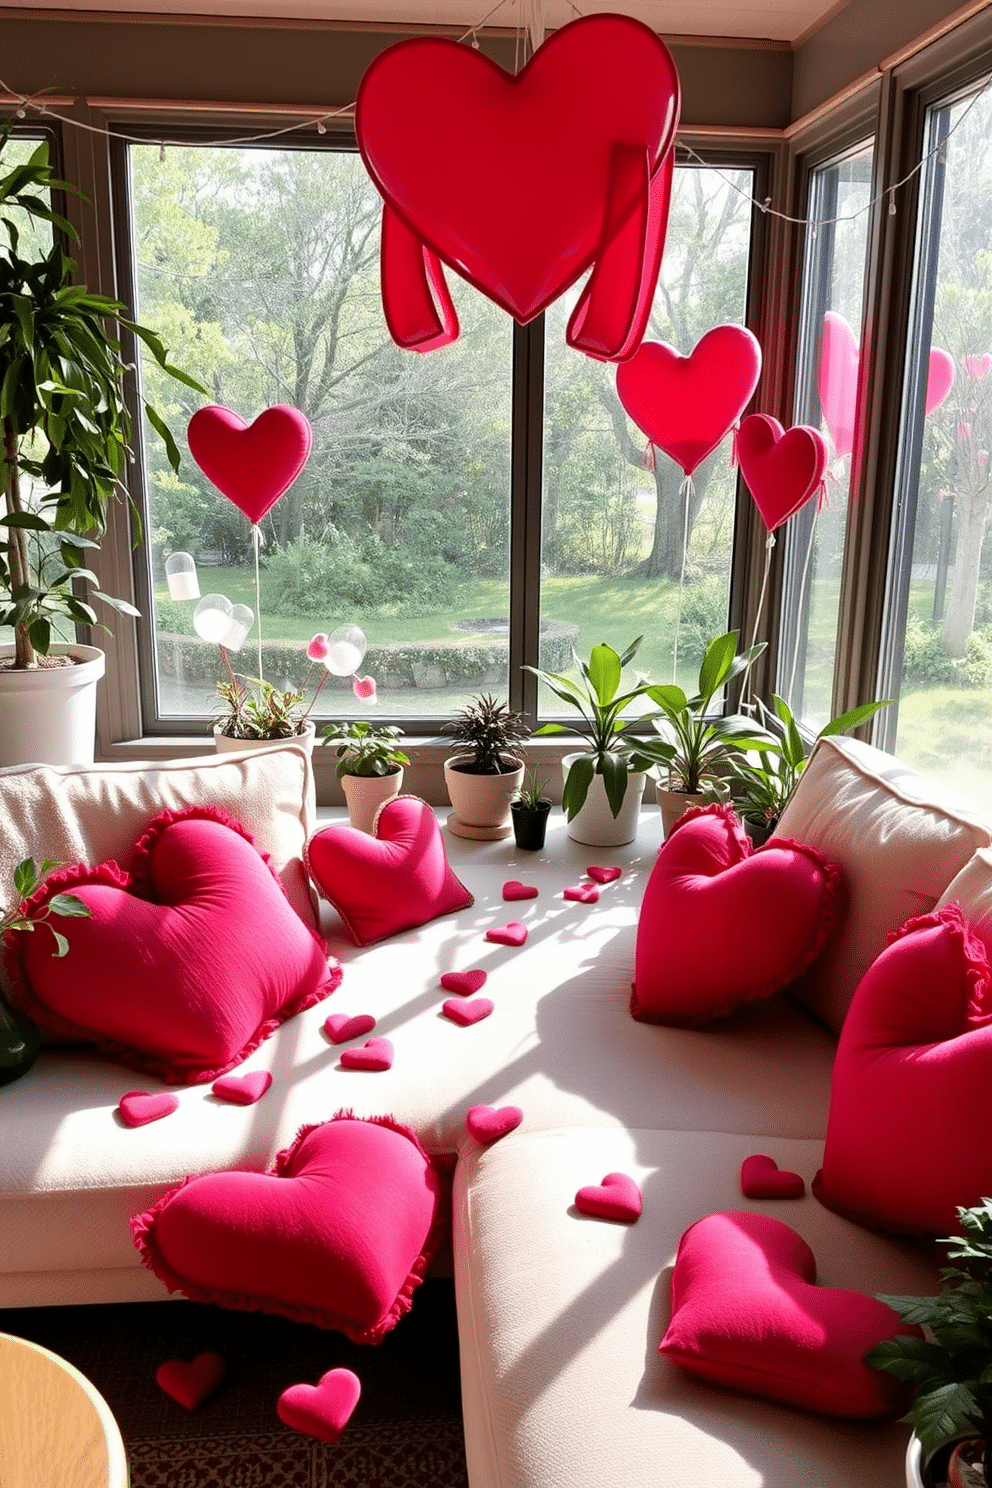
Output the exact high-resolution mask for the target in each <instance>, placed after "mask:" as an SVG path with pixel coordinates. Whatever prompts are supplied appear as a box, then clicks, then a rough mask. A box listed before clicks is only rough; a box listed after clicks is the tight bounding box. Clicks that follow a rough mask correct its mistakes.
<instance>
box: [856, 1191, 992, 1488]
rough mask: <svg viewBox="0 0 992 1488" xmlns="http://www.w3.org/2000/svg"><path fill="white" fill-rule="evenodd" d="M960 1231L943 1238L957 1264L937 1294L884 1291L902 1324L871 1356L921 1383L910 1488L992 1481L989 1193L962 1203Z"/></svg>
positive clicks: (944, 1272)
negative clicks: (913, 1329)
mask: <svg viewBox="0 0 992 1488" xmlns="http://www.w3.org/2000/svg"><path fill="white" fill-rule="evenodd" d="M958 1220H959V1223H960V1226H961V1230H962V1234H961V1235H951V1236H948V1237H946V1238H945V1239H943V1240H941V1241H940V1244H941V1245H946V1246H947V1247H948V1251H947V1254H948V1257H949V1258H950V1259H951V1260H953V1261H960V1262H961V1264H960V1265H958V1266H946V1267H943V1268H942V1269H941V1271H940V1273H939V1276H940V1291H939V1293H938V1294H937V1296H936V1297H880V1298H879V1300H880V1301H882V1302H885V1303H887V1304H888V1306H889V1307H891V1308H892V1309H893V1311H895V1312H897V1313H898V1314H899V1316H900V1317H901V1318H902V1320H903V1322H905V1323H914V1324H916V1326H917V1327H918V1328H920V1329H922V1330H923V1331H922V1332H921V1333H920V1334H918V1335H914V1334H911V1333H900V1334H899V1335H898V1336H897V1337H896V1338H892V1339H888V1340H886V1341H885V1342H884V1343H879V1344H877V1345H876V1346H875V1348H873V1349H872V1351H871V1353H869V1354H867V1355H866V1359H867V1362H868V1363H869V1364H872V1365H874V1367H875V1368H876V1369H885V1370H887V1371H888V1372H889V1373H890V1374H894V1375H895V1376H896V1378H897V1379H901V1380H905V1381H906V1383H907V1384H909V1385H913V1386H915V1388H916V1395H915V1397H914V1400H913V1404H912V1406H911V1407H910V1410H909V1413H908V1415H906V1416H904V1417H903V1420H905V1421H906V1422H908V1423H911V1424H912V1426H913V1429H914V1436H913V1438H912V1440H911V1442H910V1449H909V1453H908V1455H907V1475H906V1476H907V1483H908V1484H909V1488H936V1485H937V1484H938V1483H941V1482H945V1481H946V1482H947V1483H949V1484H950V1488H988V1485H989V1484H992V1474H990V1472H989V1466H990V1464H988V1463H987V1462H986V1456H987V1448H988V1441H989V1434H990V1431H992V1199H982V1201H981V1203H980V1204H977V1205H975V1206H974V1207H973V1208H968V1209H963V1208H962V1209H959V1210H958Z"/></svg>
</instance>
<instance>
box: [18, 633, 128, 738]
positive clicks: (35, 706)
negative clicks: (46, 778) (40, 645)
mask: <svg viewBox="0 0 992 1488" xmlns="http://www.w3.org/2000/svg"><path fill="white" fill-rule="evenodd" d="M13 654H14V648H13V646H0V657H7V656H13ZM49 655H50V656H71V657H73V658H74V662H73V665H71V666H60V667H39V668H38V669H37V670H33V671H29V672H19V671H14V670H12V669H7V668H2V669H0V765H32V764H41V765H91V764H92V763H93V754H94V744H95V739H96V689H97V683H98V682H99V681H100V678H101V677H102V676H103V674H104V671H105V670H106V665H107V660H106V657H105V656H104V654H103V652H102V651H100V650H99V649H98V648H97V647H96V646H76V645H66V646H52V648H51V650H50V652H49Z"/></svg>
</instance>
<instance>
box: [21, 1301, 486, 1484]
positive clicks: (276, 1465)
mask: <svg viewBox="0 0 992 1488" xmlns="http://www.w3.org/2000/svg"><path fill="white" fill-rule="evenodd" d="M0 1331H3V1332H7V1333H13V1334H15V1335H17V1336H18V1337H21V1338H29V1339H32V1340H33V1341H34V1342H35V1343H40V1344H42V1345H44V1347H45V1348H50V1349H53V1350H54V1351H55V1352H56V1353H58V1354H61V1355H62V1357H63V1358H65V1359H68V1360H69V1361H70V1363H72V1364H75V1365H76V1367H77V1369H80V1370H82V1372H83V1373H84V1374H85V1375H86V1376H87V1377H88V1378H89V1379H91V1380H92V1381H93V1383H94V1384H95V1385H96V1387H97V1389H98V1390H99V1391H100V1393H101V1394H102V1395H103V1397H104V1399H105V1400H106V1401H107V1403H108V1405H109V1406H110V1408H111V1410H112V1411H113V1413H114V1416H115V1417H116V1420H117V1423H118V1425H119V1426H120V1429H121V1435H122V1436H123V1438H124V1443H125V1446H126V1448H127V1453H128V1462H129V1466H130V1473H131V1488H467V1484H468V1477H467V1474H466V1470H465V1452H464V1445H463V1436H462V1419H461V1397H460V1390H459V1377H458V1335H457V1329H456V1324H455V1309H454V1289H453V1286H452V1283H451V1282H450V1281H446V1280H440V1279H439V1280H431V1281H428V1282H425V1283H424V1285H423V1286H421V1287H420V1288H419V1289H418V1291H417V1293H416V1296H415V1299H414V1305H413V1308H412V1310H411V1312H410V1313H409V1314H408V1316H406V1317H405V1318H403V1319H401V1321H400V1323H399V1324H398V1326H397V1327H396V1328H395V1329H394V1330H393V1332H392V1333H389V1334H387V1336H386V1338H385V1339H384V1340H383V1342H382V1343H381V1344H379V1345H377V1346H376V1347H374V1348H369V1347H362V1346H361V1345H358V1344H354V1343H351V1342H350V1341H349V1340H348V1339H346V1338H344V1337H343V1336H342V1335H341V1334H339V1333H331V1332H328V1331H326V1330H324V1329H321V1328H314V1327H310V1326H308V1325H306V1324H301V1323H292V1322H290V1321H289V1320H288V1319H286V1318H278V1317H269V1316H267V1315H266V1314H264V1313H257V1312H253V1313H251V1312H244V1313H241V1312H228V1311H225V1310H224V1309H222V1308H218V1307H209V1306H205V1305H203V1304H200V1303H196V1302H186V1301H178V1302H174V1303H172V1302H165V1303H141V1304H132V1305H119V1306H118V1305H114V1306H102V1307H39V1308H23V1309H16V1310H15V1309H11V1310H8V1311H6V1312H0ZM207 1349H211V1350H216V1351H217V1352H219V1353H221V1354H223V1356H224V1358H225V1360H226V1361H227V1375H226V1377H225V1379H224V1381H223V1383H222V1384H221V1386H220V1388H219V1389H218V1390H217V1392H216V1394H214V1395H213V1396H211V1397H210V1399H209V1400H206V1401H204V1403H203V1404H202V1405H201V1406H199V1407H198V1408H197V1409H196V1410H195V1411H188V1410H186V1409H185V1408H184V1407H183V1406H181V1405H177V1404H176V1402H175V1401H173V1400H170V1399H169V1397H168V1396H167V1395H165V1394H164V1393H163V1391H162V1390H160V1389H159V1387H158V1385H157V1384H156V1383H155V1370H156V1369H157V1368H158V1366H159V1364H161V1363H163V1362H164V1361H165V1360H166V1359H173V1358H176V1359H184V1360H191V1359H194V1358H195V1357H196V1355H197V1354H199V1353H202V1352H203V1351H205V1350H207ZM341 1366H343V1367H345V1368H348V1369H352V1370H354V1372H355V1374H357V1375H358V1377H359V1379H360V1380H361V1382H362V1398H361V1400H360V1401H359V1403H358V1407H357V1409H356V1411H355V1414H354V1416H353V1417H352V1419H351V1421H350V1422H349V1424H348V1427H347V1429H346V1430H345V1432H344V1435H343V1436H342V1437H341V1440H340V1441H339V1442H337V1443H336V1444H335V1445H334V1446H328V1445H327V1444H325V1443H323V1442H318V1441H315V1440H314V1439H313V1438H311V1437H307V1436H303V1435H301V1434H300V1433H299V1432H296V1431H292V1430H290V1428H289V1427H288V1426H284V1425H283V1423H282V1422H281V1421H280V1420H279V1417H278V1416H277V1414H276V1401H277V1399H278V1398H279V1395H280V1394H281V1393H282V1391H283V1390H284V1389H286V1388H287V1386H288V1385H291V1384H316V1383H317V1380H318V1379H319V1378H320V1376H321V1375H322V1374H324V1373H325V1372H326V1371H327V1370H328V1369H334V1368H338V1367H341Z"/></svg>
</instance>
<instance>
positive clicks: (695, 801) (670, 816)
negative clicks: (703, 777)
mask: <svg viewBox="0 0 992 1488" xmlns="http://www.w3.org/2000/svg"><path fill="white" fill-rule="evenodd" d="M655 796H656V797H657V800H658V805H659V806H660V808H661V826H662V838H665V837H667V836H668V834H669V832H671V830H672V828H673V827H674V826H675V823H676V822H677V821H678V820H679V818H680V817H682V816H684V815H685V813H686V812H687V811H688V810H689V807H690V806H705V805H706V800H707V798H706V796H704V795H703V793H702V791H674V790H669V789H668V787H667V786H662V785H656V786H655Z"/></svg>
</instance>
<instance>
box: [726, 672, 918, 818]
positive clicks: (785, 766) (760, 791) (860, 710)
mask: <svg viewBox="0 0 992 1488" xmlns="http://www.w3.org/2000/svg"><path fill="white" fill-rule="evenodd" d="M772 704H773V710H774V711H772V710H771V709H769V708H768V707H767V706H766V705H765V704H764V703H763V702H761V701H760V700H759V702H758V712H759V714H760V718H761V722H762V723H763V724H764V725H765V727H766V728H767V730H768V732H769V733H770V734H771V735H772V737H773V738H775V739H776V741H777V742H776V747H775V748H774V749H758V750H756V751H754V754H755V755H756V758H752V757H751V756H749V755H747V754H743V753H741V754H734V755H732V756H730V757H729V758H728V759H727V763H726V779H727V784H728V787H729V790H730V799H731V800H732V801H733V803H734V810H735V811H736V812H737V814H738V816H740V818H741V820H742V821H743V822H744V825H745V827H746V828H747V830H748V832H749V833H750V834H751V837H752V838H753V839H754V841H755V842H763V841H765V840H766V839H767V838H768V837H769V836H770V835H771V833H772V832H773V831H774V830H775V827H776V826H777V825H778V819H779V817H780V816H781V815H782V812H783V811H784V810H785V807H786V804H787V803H788V800H789V798H790V796H791V795H792V792H793V791H794V790H795V788H796V784H797V782H798V780H799V777H800V775H801V774H802V772H803V770H804V769H805V768H806V761H807V760H808V759H809V756H810V753H811V752H812V748H813V745H814V744H815V743H816V742H817V740H818V739H825V738H827V737H828V736H829V735H831V734H845V733H847V732H848V731H849V730H850V729H854V728H857V727H858V726H859V725H860V724H862V723H865V722H867V720H868V719H869V718H871V717H872V716H873V715H874V714H875V713H877V712H878V711H879V709H880V708H888V707H889V706H890V703H889V702H888V701H887V700H882V701H879V702H874V703H862V704H861V705H860V706H859V707H857V708H850V709H849V710H848V711H847V712H846V713H841V714H840V715H839V716H838V717H837V718H833V719H831V721H830V722H829V723H828V724H826V726H825V727H824V728H822V729H821V730H820V732H819V733H818V734H817V735H816V738H815V739H813V741H812V743H810V744H809V746H807V744H806V741H805V739H804V738H803V736H802V734H801V733H800V730H799V725H798V724H797V722H796V719H795V716H794V714H793V712H792V709H791V708H790V707H789V705H788V703H787V702H786V701H785V699H784V698H781V697H779V696H778V695H777V694H776V693H773V694H772Z"/></svg>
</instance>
